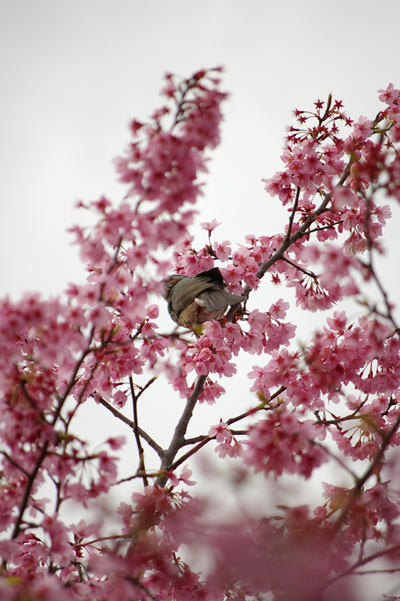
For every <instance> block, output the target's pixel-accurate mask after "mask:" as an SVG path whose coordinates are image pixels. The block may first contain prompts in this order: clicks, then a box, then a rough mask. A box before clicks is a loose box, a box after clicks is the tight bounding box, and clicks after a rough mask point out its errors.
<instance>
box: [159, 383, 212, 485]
mask: <svg viewBox="0 0 400 601" xmlns="http://www.w3.org/2000/svg"><path fill="white" fill-rule="evenodd" d="M207 377H208V376H207V375H204V376H198V377H197V380H196V382H195V385H194V388H193V392H192V394H191V395H190V396H189V398H188V399H187V401H186V406H185V409H184V411H183V413H182V415H181V418H180V420H179V422H178V424H177V426H176V428H175V432H174V435H173V437H172V440H171V443H170V445H169V447H168V449H167V450H166V451H165V453H164V457H163V458H162V461H161V466H160V471H168V470H169V469H171V466H172V462H173V460H174V459H175V457H176V454H177V453H178V451H179V449H181V448H182V446H183V445H184V441H185V434H186V430H187V427H188V424H189V421H190V419H191V417H192V415H193V410H194V408H195V405H196V403H197V401H198V399H199V396H200V395H201V393H202V392H203V388H204V384H205V382H206V380H207ZM166 482H167V477H166V476H165V475H161V476H159V478H157V480H156V484H158V485H159V486H165V484H166Z"/></svg>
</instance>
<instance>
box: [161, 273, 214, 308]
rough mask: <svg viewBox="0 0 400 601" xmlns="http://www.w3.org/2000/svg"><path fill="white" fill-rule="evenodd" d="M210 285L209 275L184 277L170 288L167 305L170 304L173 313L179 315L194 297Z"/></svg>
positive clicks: (211, 285)
mask: <svg viewBox="0 0 400 601" xmlns="http://www.w3.org/2000/svg"><path fill="white" fill-rule="evenodd" d="M212 287H213V283H212V278H211V277H210V276H200V277H199V276H196V277H193V278H185V279H183V280H181V281H180V282H178V283H177V284H175V286H174V287H173V288H172V290H171V296H170V299H169V305H170V306H172V307H173V308H174V311H175V313H176V314H177V315H179V314H180V313H181V311H183V310H184V309H186V307H188V306H189V305H190V303H192V302H193V301H194V299H195V298H196V297H198V296H199V295H200V294H201V293H202V292H204V291H205V290H207V289H209V288H212Z"/></svg>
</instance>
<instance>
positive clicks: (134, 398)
mask: <svg viewBox="0 0 400 601" xmlns="http://www.w3.org/2000/svg"><path fill="white" fill-rule="evenodd" d="M129 387H130V390H131V397H132V405H133V431H134V433H135V439H136V446H137V448H138V453H139V470H138V471H139V472H142V473H143V476H142V479H143V484H144V485H145V486H148V485H149V481H148V479H147V476H146V466H145V463H144V450H143V447H142V442H141V440H140V434H139V425H138V410H137V403H138V398H137V396H136V394H135V390H134V388H133V380H132V376H129Z"/></svg>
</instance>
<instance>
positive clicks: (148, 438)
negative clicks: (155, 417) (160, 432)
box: [98, 397, 164, 458]
mask: <svg viewBox="0 0 400 601" xmlns="http://www.w3.org/2000/svg"><path fill="white" fill-rule="evenodd" d="M98 402H99V403H100V404H101V405H103V407H105V408H106V409H108V411H110V412H111V413H112V414H113V416H114V417H116V418H117V419H120V420H121V421H122V422H124V424H126V425H127V426H129V427H130V428H132V430H134V429H135V423H134V422H133V421H132V420H130V419H129V418H128V417H126V416H125V415H124V414H123V413H121V412H120V411H118V409H116V408H115V407H113V406H112V405H110V403H108V402H107V401H106V400H105V399H102V398H101V397H99V398H98ZM138 432H139V434H140V436H141V437H142V438H143V440H145V441H146V442H147V444H148V445H149V446H150V447H151V448H152V449H153V450H154V451H155V452H156V453H157V455H158V456H159V457H160V458H162V457H163V456H164V450H163V449H162V448H161V447H160V445H158V444H157V443H156V441H155V440H153V439H152V438H151V436H149V435H148V434H147V432H145V431H144V430H142V428H139V427H138Z"/></svg>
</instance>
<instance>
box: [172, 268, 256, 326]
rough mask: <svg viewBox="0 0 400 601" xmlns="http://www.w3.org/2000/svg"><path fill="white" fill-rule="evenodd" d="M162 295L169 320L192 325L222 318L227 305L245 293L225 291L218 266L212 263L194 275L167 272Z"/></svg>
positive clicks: (182, 324) (233, 302)
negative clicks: (166, 304) (166, 303)
mask: <svg viewBox="0 0 400 601" xmlns="http://www.w3.org/2000/svg"><path fill="white" fill-rule="evenodd" d="M164 298H165V300H167V301H168V312H169V314H170V316H171V318H172V319H173V321H175V323H177V324H178V325H180V326H184V327H185V328H193V327H194V326H196V325H197V324H202V323H204V322H206V321H211V320H212V319H216V320H219V319H222V318H223V316H224V315H225V312H226V309H227V308H228V307H229V305H236V304H238V303H241V302H242V301H244V300H245V298H246V297H245V296H239V295H237V294H232V293H231V292H228V290H227V289H226V284H225V282H224V279H223V277H222V274H221V272H220V270H219V269H218V267H213V268H212V269H208V270H207V271H201V272H200V273H198V274H197V275H195V276H186V275H178V274H174V275H171V276H170V277H169V278H168V279H167V280H166V281H165V294H164Z"/></svg>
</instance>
